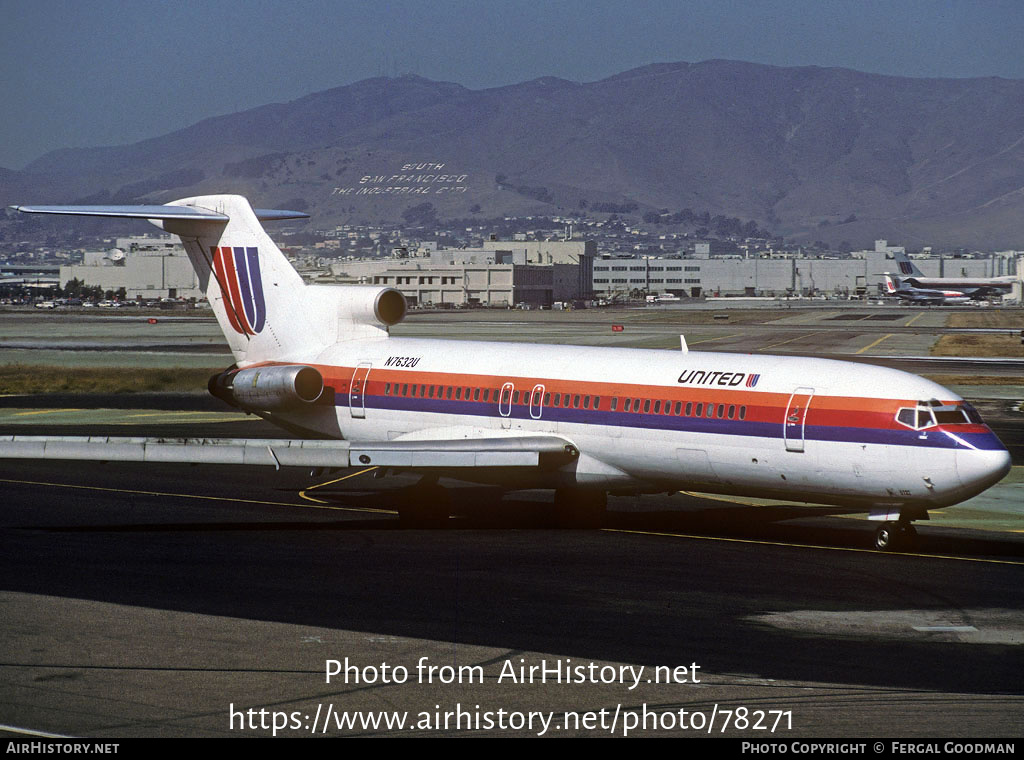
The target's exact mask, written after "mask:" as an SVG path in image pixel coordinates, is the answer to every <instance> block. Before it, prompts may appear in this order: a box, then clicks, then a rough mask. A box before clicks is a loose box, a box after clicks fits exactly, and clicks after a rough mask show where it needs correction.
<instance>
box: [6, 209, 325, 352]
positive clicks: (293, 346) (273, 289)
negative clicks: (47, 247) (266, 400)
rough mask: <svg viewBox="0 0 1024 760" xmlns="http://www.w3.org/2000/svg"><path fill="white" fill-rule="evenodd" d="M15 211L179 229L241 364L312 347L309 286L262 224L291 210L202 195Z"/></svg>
mask: <svg viewBox="0 0 1024 760" xmlns="http://www.w3.org/2000/svg"><path fill="white" fill-rule="evenodd" d="M14 208H16V209H17V210H19V211H25V212H28V213H43V214H74V215H82V216H110V217H128V218H141V219H148V220H149V221H151V222H152V223H153V224H155V225H157V226H158V227H162V228H163V229H165V230H166V231H167V232H170V233H173V234H175V235H178V236H179V237H180V238H181V240H182V243H183V244H184V246H185V251H186V252H187V253H188V256H189V259H190V261H191V262H192V266H193V267H194V268H195V271H196V274H197V275H198V277H199V285H200V287H201V288H202V290H203V292H204V293H205V294H206V297H207V299H208V300H209V302H210V305H211V306H212V307H213V311H214V314H215V315H216V317H217V321H218V322H219V323H220V326H221V330H223V332H224V335H225V337H226V338H227V341H228V345H229V346H230V347H231V352H232V353H233V354H234V356H235V360H236V362H237V363H238V364H240V365H244V364H251V363H253V362H261V361H270V360H277V361H287V360H288V359H289V357H290V355H292V354H301V353H303V352H306V351H308V350H309V349H313V348H317V347H320V346H319V341H318V339H317V336H318V334H319V331H318V330H316V329H314V325H312V324H309V321H310V320H311V319H312V318H313V317H312V315H311V314H310V313H309V312H308V311H307V310H306V309H304V308H303V306H304V296H305V291H306V285H305V284H304V283H303V281H302V278H301V277H299V275H298V273H297V272H296V271H295V269H294V268H293V267H292V265H291V264H289V263H288V260H287V259H286V258H285V257H284V254H282V253H281V251H280V250H279V249H278V247H277V246H276V245H274V242H273V241H272V240H271V239H270V238H269V237H268V236H267V233H266V232H265V231H264V230H263V227H262V226H261V225H260V220H261V219H262V220H276V219H298V218H304V217H306V216H308V215H307V214H303V213H299V212H294V211H276V210H266V211H264V210H259V211H256V210H253V208H252V206H250V205H249V202H248V201H247V200H246V199H245V198H243V197H242V196H239V195H206V196H199V197H195V198H184V199H182V200H177V201H173V202H172V203H169V204H167V205H166V206H15V207H14Z"/></svg>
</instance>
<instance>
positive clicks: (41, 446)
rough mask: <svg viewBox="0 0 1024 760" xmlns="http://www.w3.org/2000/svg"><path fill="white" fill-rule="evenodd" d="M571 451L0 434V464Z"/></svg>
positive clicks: (501, 444) (471, 458) (524, 440)
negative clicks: (15, 461) (0, 461)
mask: <svg viewBox="0 0 1024 760" xmlns="http://www.w3.org/2000/svg"><path fill="white" fill-rule="evenodd" d="M578 455H579V452H578V451H577V450H576V447H575V446H573V445H572V444H571V443H570V442H569V441H566V440H565V439H564V438H559V437H557V436H522V437H508V438H484V439H480V438H460V439H457V440H452V439H442V440H426V441H380V442H372V443H370V442H368V443H352V442H349V441H333V440H332V441H307V440H287V439H277V438H265V439H264V438H121V437H107V436H92V437H88V436H29V435H9V436H0V458H4V459H78V460H92V461H115V460H116V461H119V462H162V463H187V464H244V465H266V466H273V467H349V466H351V467H360V466H362V467H366V466H378V467H399V468H403V469H415V470H424V469H435V468H436V469H451V468H475V467H538V466H540V465H541V463H542V461H544V462H551V463H552V464H563V463H565V462H569V461H571V460H572V459H574V458H576V457H577V456H578Z"/></svg>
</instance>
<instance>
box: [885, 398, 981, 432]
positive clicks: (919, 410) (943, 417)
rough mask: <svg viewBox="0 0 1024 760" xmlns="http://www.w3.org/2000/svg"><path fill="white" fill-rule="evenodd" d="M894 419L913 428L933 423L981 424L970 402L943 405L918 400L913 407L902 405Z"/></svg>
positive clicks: (919, 428) (928, 426)
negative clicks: (958, 404)
mask: <svg viewBox="0 0 1024 760" xmlns="http://www.w3.org/2000/svg"><path fill="white" fill-rule="evenodd" d="M896 421H897V422H898V423H900V424H901V425H906V426H907V427H909V428H913V429H914V430H924V429H926V428H930V427H932V426H933V425H966V424H970V423H972V422H973V423H975V424H981V417H980V416H979V414H978V412H977V411H976V410H975V409H974V407H972V406H971V405H970V404H966V403H965V404H963V405H960V406H957V405H949V406H943V405H941V404H939V403H937V402H924V401H921V402H918V406H917V407H915V408H909V407H904V408H903V409H900V410H899V411H898V412H897V413H896Z"/></svg>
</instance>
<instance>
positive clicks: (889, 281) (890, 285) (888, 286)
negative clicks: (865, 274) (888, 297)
mask: <svg viewBox="0 0 1024 760" xmlns="http://www.w3.org/2000/svg"><path fill="white" fill-rule="evenodd" d="M898 282H899V281H898V280H897V281H896V282H895V283H894V282H893V278H892V277H891V276H890V275H889V273H888V272H886V273H885V290H886V292H887V293H895V292H896V290H897V287H898V285H897V283H898Z"/></svg>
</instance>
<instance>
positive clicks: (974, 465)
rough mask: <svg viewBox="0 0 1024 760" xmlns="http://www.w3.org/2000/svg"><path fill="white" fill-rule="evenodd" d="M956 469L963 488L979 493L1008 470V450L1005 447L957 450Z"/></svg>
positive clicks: (998, 479) (994, 482) (992, 484)
mask: <svg viewBox="0 0 1024 760" xmlns="http://www.w3.org/2000/svg"><path fill="white" fill-rule="evenodd" d="M956 471H957V476H958V477H959V478H960V482H961V483H963V485H964V488H966V489H969V490H970V491H971V493H972V495H975V494H979V493H981V492H982V491H984V490H985V489H986V488H988V487H989V486H994V485H995V484H996V483H998V482H999V481H1000V480H1002V479H1003V478H1004V477H1005V476H1006V473H1008V472H1009V471H1010V452H1009V451H1007V450H1006V449H997V450H987V451H986V450H980V449H975V450H973V451H964V450H960V451H957V452H956Z"/></svg>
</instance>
